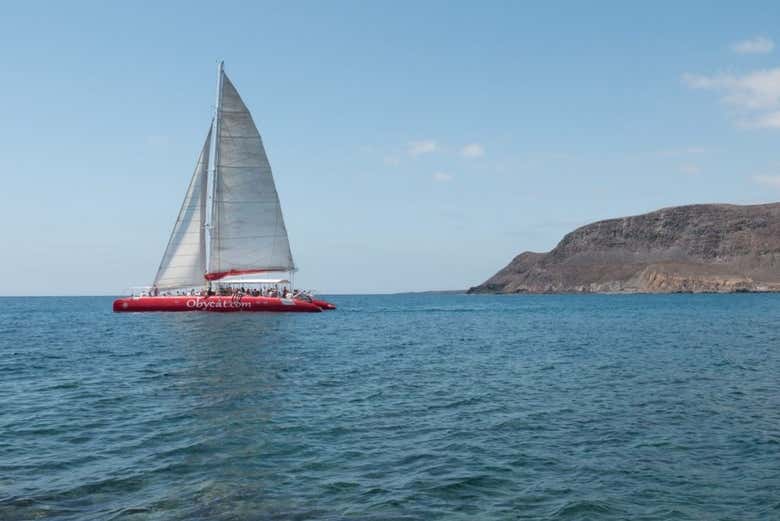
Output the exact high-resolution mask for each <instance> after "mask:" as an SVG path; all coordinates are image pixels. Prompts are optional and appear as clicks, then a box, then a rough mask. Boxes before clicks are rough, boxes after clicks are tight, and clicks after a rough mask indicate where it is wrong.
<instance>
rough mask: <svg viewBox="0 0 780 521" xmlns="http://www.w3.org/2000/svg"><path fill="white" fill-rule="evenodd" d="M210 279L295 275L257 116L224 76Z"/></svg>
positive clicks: (215, 183)
mask: <svg viewBox="0 0 780 521" xmlns="http://www.w3.org/2000/svg"><path fill="white" fill-rule="evenodd" d="M221 74H222V75H221V78H220V79H221V82H222V88H221V94H220V99H219V101H218V110H217V118H218V122H217V125H216V128H217V135H216V136H215V137H216V140H217V142H216V147H215V149H216V153H215V158H214V159H215V161H216V164H215V172H214V174H215V179H214V187H213V190H214V197H213V214H212V215H213V220H212V231H211V241H210V242H211V244H210V254H209V266H208V273H207V275H206V277H207V278H208V279H211V280H214V279H219V278H221V277H224V276H226V275H231V274H236V273H259V272H265V271H290V270H293V269H294V263H293V259H292V253H291V252H290V243H289V241H288V239H287V230H286V228H285V225H284V219H283V217H282V209H281V206H280V204H279V196H278V195H277V193H276V186H275V185H274V180H273V175H272V173H271V165H270V164H269V162H268V157H267V156H266V153H265V149H264V147H263V141H262V139H261V137H260V133H259V132H258V130H257V127H256V126H255V124H254V122H253V120H252V116H251V114H250V113H249V110H248V109H247V107H246V105H244V102H243V101H242V100H241V97H240V96H239V94H238V92H237V91H236V88H235V87H234V86H233V84H232V83H231V82H230V80H229V79H228V77H227V75H225V74H224V72H222V73H221Z"/></svg>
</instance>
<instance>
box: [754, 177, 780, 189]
mask: <svg viewBox="0 0 780 521" xmlns="http://www.w3.org/2000/svg"><path fill="white" fill-rule="evenodd" d="M753 181H754V182H756V183H758V184H760V185H764V186H771V187H773V188H780V175H754V176H753Z"/></svg>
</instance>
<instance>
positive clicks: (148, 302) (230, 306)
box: [114, 296, 335, 313]
mask: <svg viewBox="0 0 780 521" xmlns="http://www.w3.org/2000/svg"><path fill="white" fill-rule="evenodd" d="M321 302H322V301H321ZM323 304H328V305H330V306H332V304H329V303H327V302H323ZM334 308H335V306H334ZM114 311H116V312H133V311H216V312H233V311H275V312H298V313H319V312H320V311H322V308H320V306H318V305H316V304H312V303H309V302H305V301H303V300H297V299H282V298H276V297H250V296H242V297H240V298H239V297H220V296H212V297H196V296H173V297H126V298H119V299H116V300H115V301H114Z"/></svg>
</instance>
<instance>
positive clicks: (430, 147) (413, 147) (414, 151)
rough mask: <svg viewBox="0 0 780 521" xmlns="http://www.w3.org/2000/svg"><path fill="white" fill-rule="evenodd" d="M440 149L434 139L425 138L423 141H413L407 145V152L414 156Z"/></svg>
mask: <svg viewBox="0 0 780 521" xmlns="http://www.w3.org/2000/svg"><path fill="white" fill-rule="evenodd" d="M438 149H439V145H438V143H436V141H434V140H432V139H425V140H422V141H412V142H410V143H409V144H408V146H407V147H406V152H407V153H408V154H409V155H410V156H412V157H417V156H421V155H423V154H430V153H431V152H436V151H437V150H438Z"/></svg>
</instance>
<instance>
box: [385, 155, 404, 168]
mask: <svg viewBox="0 0 780 521" xmlns="http://www.w3.org/2000/svg"><path fill="white" fill-rule="evenodd" d="M382 161H383V162H384V163H385V165H387V166H397V165H399V164H400V163H401V158H400V157H398V156H396V155H387V156H385V157H384V158H382Z"/></svg>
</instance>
